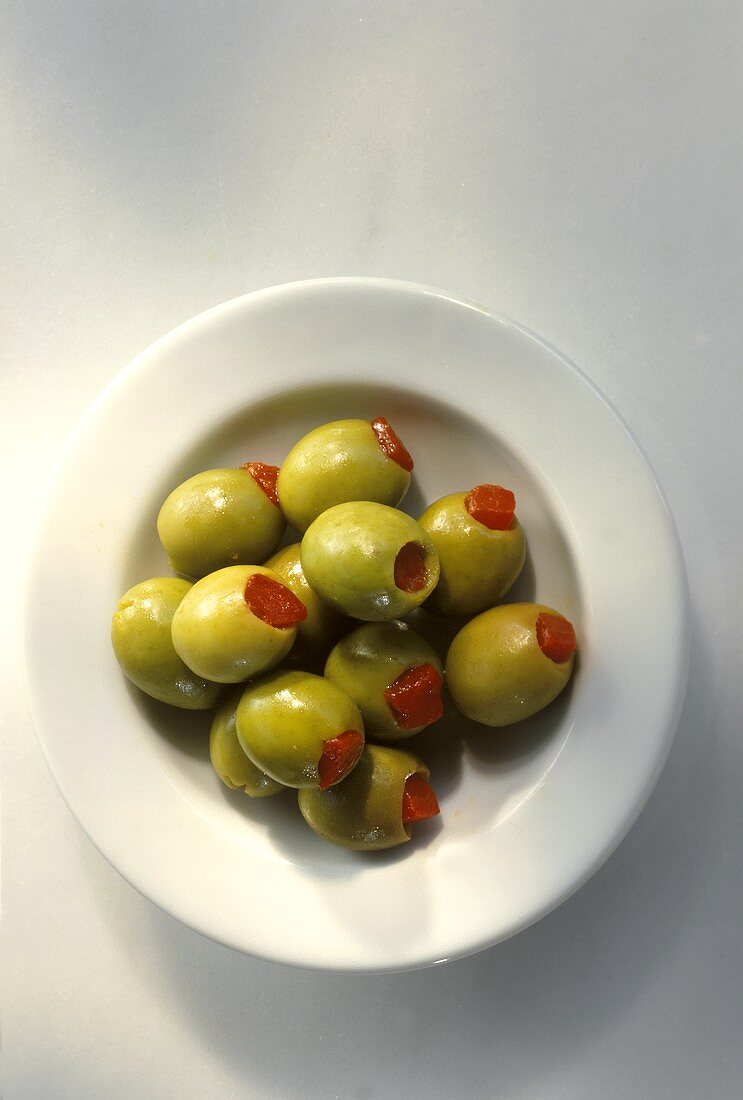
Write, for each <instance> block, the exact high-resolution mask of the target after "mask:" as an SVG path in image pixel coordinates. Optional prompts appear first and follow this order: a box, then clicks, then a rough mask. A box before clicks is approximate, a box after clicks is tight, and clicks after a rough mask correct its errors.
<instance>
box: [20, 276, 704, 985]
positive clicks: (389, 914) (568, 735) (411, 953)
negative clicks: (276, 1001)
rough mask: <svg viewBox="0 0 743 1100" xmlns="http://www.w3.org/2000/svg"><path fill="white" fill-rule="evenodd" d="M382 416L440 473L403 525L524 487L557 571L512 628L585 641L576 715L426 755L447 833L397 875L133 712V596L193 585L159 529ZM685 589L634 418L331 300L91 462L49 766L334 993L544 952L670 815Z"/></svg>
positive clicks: (157, 883)
mask: <svg viewBox="0 0 743 1100" xmlns="http://www.w3.org/2000/svg"><path fill="white" fill-rule="evenodd" d="M377 414H383V415H385V416H387V417H388V418H389V419H390V421H391V422H392V423H393V425H394V426H395V428H396V429H397V431H398V433H399V434H400V436H401V437H402V439H403V441H404V442H405V443H406V445H407V446H408V447H409V449H410V450H411V451H412V453H413V455H414V457H415V460H416V480H415V482H414V485H413V487H412V489H411V492H410V494H409V496H408V498H407V499H406V503H405V506H406V507H407V508H408V509H409V510H410V511H412V512H413V513H414V514H417V513H418V512H419V511H420V510H422V508H423V505H424V503H426V502H430V501H432V500H435V499H436V498H437V497H438V496H441V495H443V494H444V493H446V492H450V491H453V490H455V489H465V488H468V487H470V486H472V485H474V484H476V483H478V482H482V481H494V482H501V483H504V484H507V485H510V486H511V487H512V488H513V489H514V490H515V492H516V496H517V501H518V513H519V517H520V519H521V522H522V524H523V526H524V528H525V531H526V534H527V538H528V543H529V561H528V563H527V568H526V569H525V572H524V575H523V577H522V579H521V580H520V581H519V584H518V589H517V591H516V592H515V593H514V598H518V597H522V598H531V597H534V598H535V599H538V600H539V601H540V602H543V603H547V604H550V605H552V606H555V607H557V608H559V609H560V610H562V611H563V612H564V613H565V614H566V615H567V616H568V617H569V618H571V619H572V620H573V621H574V622H575V624H576V628H577V633H578V638H579V644H580V660H579V666H578V669H577V673H576V676H575V678H574V682H573V685H572V688H571V689H570V690H569V691H568V692H566V693H565V695H564V696H563V697H561V699H560V700H558V701H557V702H556V703H555V704H553V706H552V707H551V708H548V709H547V710H546V711H544V712H543V713H542V714H541V715H539V716H537V717H536V718H534V719H531V720H530V721H529V722H526V723H523V724H522V725H520V726H516V727H512V728H511V729H510V730H508V731H492V732H490V731H487V730H484V729H482V728H481V727H474V726H473V725H471V724H468V723H465V722H462V721H456V720H453V719H451V718H450V719H448V720H445V722H447V723H448V724H446V725H445V724H444V723H440V725H441V726H442V728H441V729H437V728H436V727H434V729H433V730H431V731H429V732H428V733H427V734H425V735H423V738H424V739H423V742H422V747H421V749H420V751H421V753H422V755H424V758H426V759H427V762H428V763H429V764H430V765H431V768H432V772H433V776H432V779H433V782H434V785H435V786H436V788H437V790H438V792H439V795H440V801H441V807H442V814H441V817H440V819H438V820H437V821H436V822H435V823H428V824H427V825H424V826H420V827H418V828H417V829H416V830H415V837H414V839H413V841H412V842H411V843H410V844H408V845H405V846H403V847H402V848H400V849H395V850H393V851H391V852H388V853H377V854H369V855H364V854H357V853H348V852H345V851H342V850H341V849H338V848H335V847H333V846H331V845H329V844H325V843H324V842H322V841H321V840H320V839H319V838H317V837H316V836H315V835H314V834H313V833H312V832H310V830H309V829H307V827H306V826H305V824H304V822H303V821H302V819H301V817H300V816H299V813H298V811H297V809H296V804H295V801H294V798H293V795H292V794H287V795H282V796H280V797H278V798H276V799H268V800H262V801H255V802H254V801H251V800H249V799H248V798H247V797H246V796H245V795H243V794H242V793H241V792H229V791H228V790H227V789H226V788H224V787H223V786H222V785H221V784H220V783H219V781H218V780H217V778H216V776H215V775H214V774H213V772H212V771H211V768H210V765H209V761H208V751H207V730H208V724H209V720H208V717H206V716H204V715H193V714H188V713H186V712H181V711H176V710H170V709H169V708H166V707H164V706H162V705H160V704H155V703H152V702H151V701H149V700H147V699H146V698H145V697H143V696H140V695H139V693H138V692H137V691H136V690H134V689H133V688H131V687H130V686H129V685H128V684H127V682H126V681H125V679H124V677H123V676H122V675H121V674H120V672H119V669H118V667H117V665H116V662H115V660H114V657H113V654H112V652H111V647H110V643H109V623H110V617H111V613H112V610H113V607H114V605H115V603H116V601H117V599H118V597H119V595H120V594H121V593H122V592H123V591H124V590H125V589H126V588H127V587H129V586H130V585H131V584H133V583H135V582H136V581H139V580H142V579H144V578H146V577H148V576H153V575H160V574H164V573H166V572H167V567H166V562H165V559H164V555H163V553H162V551H161V549H160V546H159V543H158V541H157V537H156V533H155V517H156V514H157V511H158V507H159V505H160V503H161V501H162V500H163V499H164V497H165V496H166V494H167V493H168V492H169V490H170V489H171V488H173V486H175V485H176V484H177V483H178V482H179V481H181V480H182V479H183V478H185V477H186V476H188V475H190V474H192V473H194V472H196V471H197V470H199V469H203V468H207V467H211V466H218V465H235V464H238V463H241V462H245V461H247V460H250V459H261V460H263V461H267V462H273V463H280V461H281V459H282V456H283V455H284V454H285V453H286V451H287V449H288V447H289V446H290V445H291V444H292V443H293V442H294V441H295V440H296V439H297V438H298V437H299V436H300V435H301V434H302V433H303V432H304V431H305V430H307V429H308V428H310V427H311V426H313V425H315V424H318V423H321V422H323V421H325V420H331V419H335V418H338V417H345V416H363V417H368V418H371V417H372V416H374V415H377ZM688 633H689V627H688V617H687V598H686V585H685V578H684V571H683V565H682V559H681V555H680V552H679V547H678V544H677V540H676V535H675V532H674V527H673V523H672V521H671V518H670V516H669V513H668V510H667V508H666V505H665V503H664V501H663V498H662V496H661V493H660V490H659V488H658V485H657V484H656V482H655V480H654V478H653V475H652V473H651V471H650V470H649V468H648V465H647V462H646V461H645V459H644V458H643V456H642V454H641V453H640V451H639V449H638V447H637V445H636V444H635V443H634V442H633V440H632V438H631V436H630V435H629V434H628V432H627V430H626V428H625V427H624V426H623V425H622V423H621V422H620V420H619V419H618V417H617V415H616V413H615V412H613V411H612V409H611V408H610V406H609V405H608V404H607V403H606V401H605V400H604V399H603V398H602V397H601V396H600V395H599V394H598V393H597V392H596V390H595V389H594V388H593V387H592V386H591V384H590V383H589V382H588V381H587V380H586V378H585V377H584V376H582V375H581V374H580V373H579V372H578V371H577V370H576V369H575V368H574V367H573V366H571V364H569V363H568V362H566V361H565V359H563V358H562V357H561V356H560V355H558V354H557V353H556V352H555V351H554V350H553V349H551V348H549V347H548V346H546V345H545V344H544V343H543V342H542V341H541V340H539V339H538V338H536V337H535V336H533V335H532V334H530V333H528V332H526V331H525V330H524V329H523V328H521V327H519V326H518V325H516V324H514V323H513V322H511V321H508V320H506V319H504V318H502V317H499V316H497V315H494V314H493V313H490V312H488V311H487V310H485V309H483V308H481V307H479V306H476V305H473V304H471V303H468V302H462V301H457V300H455V299H452V298H450V297H448V296H446V295H444V294H442V293H440V292H438V291H435V290H431V289H427V288H425V287H419V286H413V285H409V284H405V283H399V282H392V281H387V280H370V279H330V280H321V281H316V282H308V283H297V284H291V285H287V286H280V287H276V288H273V289H270V290H264V291H260V292H258V293H255V294H250V295H247V296H246V297H243V298H238V299H236V300H234V301H231V302H228V303H226V304H225V305H222V306H219V307H217V308H216V309H212V310H209V311H208V312H207V313H205V314H203V315H201V316H200V317H197V318H196V319H195V320H192V321H189V322H188V323H187V324H184V325H182V326H181V327H180V328H178V329H176V330H175V331H174V332H172V333H171V334H170V335H168V336H166V337H164V338H163V339H162V340H159V341H158V342H157V343H156V344H154V345H153V346H152V347H151V348H150V349H148V350H147V351H146V352H144V353H143V354H142V355H140V356H139V357H138V358H137V359H136V360H135V361H134V362H133V363H132V364H131V365H130V366H129V367H128V368H127V369H126V370H124V371H123V372H122V373H121V374H120V375H119V376H118V377H117V378H116V379H115V380H114V382H113V383H112V384H111V385H110V386H109V387H108V388H107V389H106V390H105V392H104V393H103V394H102V395H101V397H100V398H99V399H98V401H97V402H96V403H95V405H94V406H93V407H92V409H91V410H90V412H89V414H88V416H87V417H86V418H85V420H84V422H83V423H82V424H81V426H80V428H79V429H78V431H77V433H76V434H75V436H74V438H73V439H72V441H71V443H70V445H69V447H68V449H67V452H66V454H65V455H64V458H63V460H62V462H61V464H60V468H59V470H58V472H57V476H56V480H55V483H54V485H53V488H52V491H51V494H50V497H49V501H48V506H47V509H46V512H45V518H44V521H43V524H42V529H41V531H40V532H39V537H38V542H37V546H36V552H35V557H34V560H33V562H32V564H31V568H30V574H29V581H28V596H27V639H26V640H27V652H26V661H27V678H28V688H29V695H30V700H31V706H32V712H33V716H34V719H35V724H36V727H37V729H38V731H39V736H40V738H41V741H42V744H43V747H44V750H45V753H46V756H47V759H48V761H49V765H50V767H51V769H52V771H53V773H54V775H55V777H56V780H57V782H58V784H59V786H60V788H61V790H62V792H63V794H64V796H65V798H66V799H67V802H68V803H69V806H70V808H71V809H72V811H73V812H74V813H75V815H76V816H77V818H78V819H79V821H80V822H81V824H82V826H83V828H84V829H85V830H86V831H87V833H88V835H89V836H90V838H91V839H92V840H93V842H94V843H95V844H96V845H97V846H98V848H99V849H100V850H101V851H102V852H103V853H104V855H105V856H106V857H107V858H108V859H109V860H110V861H111V863H112V864H113V865H114V866H115V867H116V868H117V869H118V871H119V872H120V873H121V874H122V875H123V876H124V877H125V878H126V879H127V880H128V881H129V882H130V883H131V884H132V885H133V886H135V887H136V888H137V889H138V890H140V891H141V892H142V893H143V894H145V895H146V896H147V897H149V898H150V899H152V901H153V902H155V903H156V904H157V905H159V906H161V907H162V908H163V909H165V910H167V911H168V912H169V913H171V914H172V915H173V916H175V917H177V918H178V919H179V920H181V921H184V922H185V923H186V924H188V925H190V926H192V927H193V928H195V929H198V930H199V931H200V932H202V933H204V934H205V935H208V936H211V937H213V938H214V939H216V940H219V941H222V942H223V943H225V944H229V945H231V946H233V947H235V948H238V949H240V950H243V951H247V952H251V953H253V954H255V955H259V956H263V957H265V958H269V959H274V960H278V961H282V962H286V963H291V964H295V965H300V966H309V967H324V968H334V969H335V968H337V969H343V970H390V969H398V968H408V967H419V966H425V965H428V964H431V963H436V962H441V961H444V960H446V959H450V958H454V957H456V956H461V955H464V954H467V953H470V952H474V951H477V950H479V949H481V948H483V947H486V946H487V945H489V944H493V943H495V942H497V941H498V940H502V939H504V938H505V937H507V936H510V935H512V934H513V933H514V932H517V931H518V930H519V929H522V928H524V927H525V926H527V925H528V924H530V923H531V922H533V921H535V920H537V919H538V918H539V917H540V916H542V915H543V914H545V913H547V912H548V911H549V910H550V909H552V908H553V907H554V906H556V905H558V904H559V903H560V902H561V901H562V900H563V899H565V898H566V897H567V896H568V895H569V894H571V893H572V892H573V891H574V890H575V889H577V887H579V886H580V885H581V883H583V882H585V880H586V879H587V878H588V877H589V875H591V874H592V873H593V872H594V871H595V870H596V869H597V868H598V867H599V865H600V864H601V863H602V862H603V860H605V859H606V857H607V856H608V855H609V853H610V852H611V851H612V850H613V849H614V847H615V846H616V845H617V844H618V842H619V841H620V840H621V838H622V837H623V835H624V834H625V833H626V831H627V829H628V828H629V827H630V825H631V824H632V822H633V821H634V819H635V818H636V816H637V814H638V813H639V811H640V809H641V807H642V806H643V804H644V802H645V801H646V799H647V797H648V795H649V793H650V791H651V789H652V787H653V785H654V783H655V781H656V779H657V777H658V774H659V772H660V769H661V767H662V765H663V762H664V760H665V757H666V754H667V752H668V749H669V747H670V743H671V739H672V736H673V732H674V728H675V724H676V720H677V715H678V712H679V709H680V704H681V700H682V696H683V690H684V685H685V678H686V665H687V650H688Z"/></svg>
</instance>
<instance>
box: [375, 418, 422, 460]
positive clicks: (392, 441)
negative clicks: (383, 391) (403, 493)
mask: <svg viewBox="0 0 743 1100" xmlns="http://www.w3.org/2000/svg"><path fill="white" fill-rule="evenodd" d="M371 426H372V431H373V432H374V434H375V436H376V437H377V442H378V443H379V446H380V448H381V450H383V451H384V453H385V454H386V455H387V457H388V458H391V459H392V461H393V462H396V463H397V465H398V466H402V468H403V470H407V471H408V473H410V471H411V470H412V469H413V466H414V465H415V463H414V462H413V456H412V455H411V453H410V451H409V450H408V449H407V447H406V446H405V445H404V444H403V443H402V441H401V440H400V438H399V436H398V435H397V432H396V431H395V430H394V428H393V427H392V425H391V424H390V422H389V420H385V418H384V417H383V416H378V417H377V418H376V420H372V422H371Z"/></svg>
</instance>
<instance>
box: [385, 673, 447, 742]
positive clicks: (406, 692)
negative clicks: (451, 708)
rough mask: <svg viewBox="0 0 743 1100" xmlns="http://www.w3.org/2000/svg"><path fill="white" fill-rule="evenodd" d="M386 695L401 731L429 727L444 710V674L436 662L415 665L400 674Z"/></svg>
mask: <svg viewBox="0 0 743 1100" xmlns="http://www.w3.org/2000/svg"><path fill="white" fill-rule="evenodd" d="M384 697H385V699H386V701H387V703H388V704H389V707H390V710H391V711H392V713H393V714H394V716H395V723H396V725H397V727H398V728H399V729H401V730H413V729H418V728H419V727H422V726H430V725H431V723H432V722H437V721H438V720H439V718H440V717H441V716H442V714H443V713H444V701H443V699H442V698H441V677H440V676H439V673H438V671H437V670H436V669H435V668H434V667H433V665H429V664H425V665H414V666H413V667H412V668H408V669H406V670H405V672H403V673H402V675H400V676H398V677H397V679H396V680H395V682H394V683H393V684H390V686H389V687H388V688H387V689H386V691H385V693H384Z"/></svg>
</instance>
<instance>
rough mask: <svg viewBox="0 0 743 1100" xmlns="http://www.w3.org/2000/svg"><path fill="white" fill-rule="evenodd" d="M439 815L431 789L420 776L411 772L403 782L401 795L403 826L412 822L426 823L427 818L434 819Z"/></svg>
mask: <svg viewBox="0 0 743 1100" xmlns="http://www.w3.org/2000/svg"><path fill="white" fill-rule="evenodd" d="M440 813H441V810H440V809H439V803H438V800H437V798H436V794H435V792H434V789H433V787H432V786H431V784H430V783H429V782H428V780H427V779H424V778H423V776H422V775H419V773H418V772H413V774H412V775H409V776H408V778H407V779H406V780H405V790H404V791H403V795H402V821H403V825H410V824H411V823H412V822H413V821H427V820H428V819H429V817H436V815H437V814H440Z"/></svg>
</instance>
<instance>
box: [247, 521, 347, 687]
mask: <svg viewBox="0 0 743 1100" xmlns="http://www.w3.org/2000/svg"><path fill="white" fill-rule="evenodd" d="M265 566H266V569H273V571H274V573H276V574H277V575H278V576H279V577H281V579H282V581H283V582H284V584H285V585H287V587H288V588H291V590H292V592H293V593H294V595H295V596H297V597H298V598H299V599H300V600H301V601H302V603H303V604H304V606H305V607H306V608H307V618H306V619H305V620H304V621H303V622H301V623H299V624H298V626H297V640H296V642H295V643H294V648H293V649H292V651H291V653H290V654H289V657H288V660H289V661H291V663H292V664H298V665H299V666H300V667H301V668H308V667H310V666H312V667H315V666H317V667H320V666H322V664H323V663H324V661H325V658H326V657H327V654H328V651H329V650H330V649H331V647H332V646H333V645H334V644H335V643H336V642H337V641H338V639H339V638H340V637H341V635H342V634H343V632H344V630H346V629H347V628H348V626H349V622H348V619H347V618H346V617H345V616H344V615H341V614H340V613H339V612H338V611H336V610H335V608H333V607H331V606H330V605H329V604H327V603H324V601H323V600H321V599H320V597H319V596H318V595H316V594H315V592H313V591H312V589H311V588H310V586H309V584H308V583H307V578H306V577H305V575H304V573H303V572H302V564H301V562H300V560H299V543H298V542H295V543H293V544H292V545H291V546H285V547H283V549H281V550H277V551H276V553H275V554H274V555H273V557H272V558H269V559H268V561H267V562H266V563H265Z"/></svg>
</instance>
